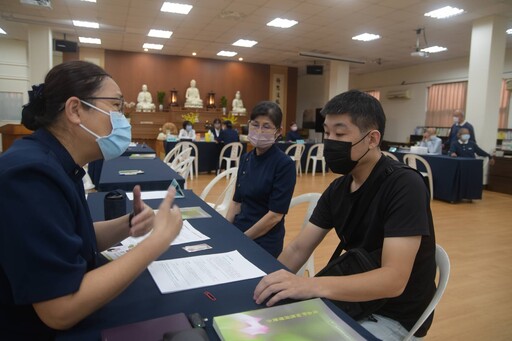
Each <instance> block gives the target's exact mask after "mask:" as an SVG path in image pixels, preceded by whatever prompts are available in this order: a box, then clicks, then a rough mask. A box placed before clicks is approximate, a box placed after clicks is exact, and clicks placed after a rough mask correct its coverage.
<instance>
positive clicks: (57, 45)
mask: <svg viewBox="0 0 512 341" xmlns="http://www.w3.org/2000/svg"><path fill="white" fill-rule="evenodd" d="M54 49H55V51H60V52H77V51H78V45H77V43H75V42H74V41H69V40H62V39H55V40H54Z"/></svg>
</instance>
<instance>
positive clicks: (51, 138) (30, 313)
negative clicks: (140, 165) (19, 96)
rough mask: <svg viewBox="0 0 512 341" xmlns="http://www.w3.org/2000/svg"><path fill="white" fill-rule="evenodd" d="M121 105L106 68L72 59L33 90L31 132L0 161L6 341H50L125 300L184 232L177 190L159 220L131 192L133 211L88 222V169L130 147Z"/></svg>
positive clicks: (26, 118) (1, 313)
mask: <svg viewBox="0 0 512 341" xmlns="http://www.w3.org/2000/svg"><path fill="white" fill-rule="evenodd" d="M123 103H124V101H123V96H122V92H121V89H119V86H118V85H117V84H116V82H115V81H114V80H113V79H112V78H111V77H110V76H109V75H108V74H107V73H106V72H105V71H104V70H103V69H102V68H100V67H99V66H97V65H95V64H91V63H88V62H84V61H76V60H75V61H69V62H64V63H61V64H58V65H57V66H55V67H54V68H53V69H51V70H50V71H49V72H48V74H47V75H46V78H45V81H44V83H43V84H40V85H38V86H33V91H30V92H29V103H28V104H27V105H25V106H24V107H23V110H22V118H21V122H22V123H23V125H24V126H25V127H27V128H29V129H31V130H34V133H33V134H32V135H30V136H27V137H24V138H22V139H18V140H16V141H15V142H14V143H13V145H12V146H11V147H10V148H9V149H8V150H7V151H4V152H3V153H2V155H0V193H2V195H0V215H1V217H2V224H0V235H1V237H0V250H2V252H0V340H54V339H55V337H56V336H57V334H58V330H65V329H69V328H71V327H73V326H74V325H75V324H77V323H78V322H80V321H81V320H82V319H84V318H86V317H87V316H88V315H90V314H92V313H93V312H95V311H96V310H98V309H100V308H101V307H103V306H104V305H105V304H107V303H108V302H110V301H111V300H113V299H114V298H115V297H116V296H118V295H119V294H121V293H122V292H123V290H124V289H126V288H127V287H128V286H129V285H130V283H132V282H133V281H134V280H135V279H136V278H137V277H138V276H139V274H141V273H142V272H144V271H146V268H147V266H148V265H149V264H150V263H151V262H153V261H154V260H155V259H157V258H158V257H159V256H160V255H161V254H162V253H163V252H165V251H166V250H168V248H169V245H170V243H171V241H172V240H173V239H174V238H175V237H176V236H177V235H178V234H179V232H180V229H181V226H182V220H181V213H180V211H179V209H178V208H177V207H176V206H174V207H173V208H172V209H169V208H170V207H171V205H172V201H173V199H174V189H171V190H170V191H169V192H168V194H167V196H166V198H165V199H164V200H163V201H162V204H161V206H160V210H159V211H158V213H157V214H156V215H155V214H154V212H153V209H151V208H150V207H149V206H147V205H146V204H144V202H143V201H142V199H141V189H140V186H135V187H134V189H133V195H134V196H133V198H134V199H133V211H132V213H130V214H125V215H123V216H121V217H118V218H115V219H111V220H107V221H98V222H93V221H92V219H91V215H90V212H89V207H88V204H87V201H86V200H84V198H85V193H84V185H83V183H82V177H83V176H84V170H83V166H84V165H85V164H87V163H89V162H92V161H94V160H98V159H105V160H110V159H114V158H116V157H118V156H120V155H121V154H122V153H123V152H124V151H125V150H126V148H127V147H128V145H129V143H130V140H131V127H130V124H129V122H128V121H127V120H126V118H125V117H124V115H123ZM56 207H58V208H59V209H56ZM151 230H152V232H151V233H150V234H149V235H148V237H147V238H146V239H144V240H143V241H142V242H141V243H139V244H138V245H137V246H135V247H134V248H132V249H131V250H130V252H128V253H126V254H124V255H123V256H121V257H119V258H118V259H115V260H113V261H111V262H108V263H105V264H102V263H103V262H99V253H100V252H101V251H104V250H106V249H108V248H110V247H111V246H113V245H116V244H117V243H118V242H120V241H121V240H123V239H125V238H127V237H128V236H133V237H138V236H142V235H144V234H146V233H148V232H149V231H151Z"/></svg>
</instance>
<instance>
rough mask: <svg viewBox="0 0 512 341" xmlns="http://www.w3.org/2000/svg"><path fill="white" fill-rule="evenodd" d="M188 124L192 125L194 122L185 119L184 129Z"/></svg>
mask: <svg viewBox="0 0 512 341" xmlns="http://www.w3.org/2000/svg"><path fill="white" fill-rule="evenodd" d="M188 125H192V122H190V121H183V129H187V126H188Z"/></svg>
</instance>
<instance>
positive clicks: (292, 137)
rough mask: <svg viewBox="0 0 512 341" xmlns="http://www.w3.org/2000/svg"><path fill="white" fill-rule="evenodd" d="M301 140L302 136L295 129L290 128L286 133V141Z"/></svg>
mask: <svg viewBox="0 0 512 341" xmlns="http://www.w3.org/2000/svg"><path fill="white" fill-rule="evenodd" d="M297 140H302V136H300V134H299V133H298V132H296V131H293V130H290V131H289V132H288V133H286V141H293V142H295V141H297Z"/></svg>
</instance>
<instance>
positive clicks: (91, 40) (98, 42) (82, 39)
mask: <svg viewBox="0 0 512 341" xmlns="http://www.w3.org/2000/svg"><path fill="white" fill-rule="evenodd" d="M78 40H79V41H80V42H81V43H83V44H96V45H101V39H100V38H88V37H78Z"/></svg>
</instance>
